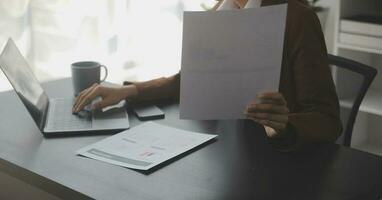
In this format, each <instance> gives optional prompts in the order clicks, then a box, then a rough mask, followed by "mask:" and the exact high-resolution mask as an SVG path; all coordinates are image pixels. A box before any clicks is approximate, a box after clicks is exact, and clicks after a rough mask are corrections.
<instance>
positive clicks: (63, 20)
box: [0, 0, 215, 91]
mask: <svg viewBox="0 0 382 200" xmlns="http://www.w3.org/2000/svg"><path fill="white" fill-rule="evenodd" d="M214 3H215V1H214V0H162V1H158V0H156V1H153V0H148V1H142V0H12V1H10V0H0V29H1V30H2V31H1V34H0V47H1V48H2V47H3V46H4V44H5V43H6V41H7V39H8V38H9V37H12V38H13V39H14V40H15V42H16V44H17V45H18V46H19V48H20V49H21V51H22V53H23V55H24V56H25V57H26V58H27V60H28V61H29V63H30V64H31V67H32V68H33V70H34V72H35V74H36V75H37V76H38V78H39V79H40V80H41V81H48V80H53V79H58V78H63V77H69V76H70V64H71V63H72V62H75V61H79V60H95V61H99V62H101V63H102V64H105V65H106V66H107V67H108V68H109V77H108V81H111V82H114V83H122V81H123V80H147V79H151V78H155V77H158V76H168V75H171V74H173V73H176V72H177V71H179V69H180V54H181V33H182V13H183V11H184V10H193V11H197V10H204V9H206V8H207V7H210V6H212V5H214ZM0 74H1V75H0V91H3V90H7V89H10V85H9V83H8V82H7V80H6V79H5V78H4V75H3V74H2V73H0Z"/></svg>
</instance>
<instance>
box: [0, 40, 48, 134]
mask: <svg viewBox="0 0 382 200" xmlns="http://www.w3.org/2000/svg"><path fill="white" fill-rule="evenodd" d="M0 68H1V69H2V70H3V72H4V74H5V76H6V77H7V78H8V80H9V81H10V82H11V84H12V86H13V88H14V89H15V91H16V93H17V95H18V96H19V97H20V99H21V101H22V102H23V103H24V105H25V106H26V108H27V109H28V111H29V113H30V114H31V115H32V118H33V120H34V121H35V122H36V124H37V125H38V127H39V128H40V130H42V129H43V125H44V114H45V112H46V111H47V109H48V102H49V99H48V96H47V95H46V94H45V92H44V90H43V88H42V87H41V85H40V83H39V82H38V80H37V78H36V77H35V75H34V74H33V72H32V70H31V68H30V67H29V65H28V62H27V61H26V60H25V58H24V57H23V56H22V55H21V53H20V51H19V50H18V49H17V47H16V45H15V43H14V42H13V40H12V39H9V40H8V42H7V44H6V45H5V47H4V49H3V52H2V53H1V55H0Z"/></svg>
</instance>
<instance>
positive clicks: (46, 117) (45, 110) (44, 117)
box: [40, 99, 50, 132]
mask: <svg viewBox="0 0 382 200" xmlns="http://www.w3.org/2000/svg"><path fill="white" fill-rule="evenodd" d="M49 106H50V99H49V100H48V102H47V104H46V106H45V108H44V112H43V114H42V120H41V124H40V130H41V132H44V129H45V126H46V123H47V119H48V113H49Z"/></svg>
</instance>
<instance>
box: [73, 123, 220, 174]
mask: <svg viewBox="0 0 382 200" xmlns="http://www.w3.org/2000/svg"><path fill="white" fill-rule="evenodd" d="M215 137H217V135H209V134H202V133H195V132H190V131H184V130H180V129H176V128H171V127H168V126H163V125H160V124H157V123H154V122H146V123H144V124H141V125H139V126H137V127H134V128H132V129H130V130H126V131H124V132H121V133H119V134H116V135H113V136H111V137H108V138H106V139H104V140H101V141H99V142H97V143H94V144H92V145H89V146H87V147H84V148H82V149H80V150H78V151H77V154H79V155H83V156H86V157H89V158H93V159H96V160H100V161H103V162H107V163H111V164H114V165H120V166H123V167H128V168H132V169H140V170H148V169H150V168H152V167H154V166H156V165H158V164H160V163H162V162H164V161H166V160H168V159H170V158H173V157H175V156H177V155H179V154H182V153H184V152H186V151H188V150H190V149H192V148H195V147H196V146H199V145H201V144H203V143H205V142H207V141H209V140H211V139H213V138H215Z"/></svg>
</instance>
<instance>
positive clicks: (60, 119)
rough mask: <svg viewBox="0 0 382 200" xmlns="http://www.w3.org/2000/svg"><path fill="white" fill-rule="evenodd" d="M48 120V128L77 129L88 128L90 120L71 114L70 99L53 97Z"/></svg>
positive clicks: (71, 103)
mask: <svg viewBox="0 0 382 200" xmlns="http://www.w3.org/2000/svg"><path fill="white" fill-rule="evenodd" d="M51 103H52V104H51V106H52V108H51V109H52V110H51V112H50V116H49V120H48V129H49V130H77V129H90V128H91V127H92V121H91V119H88V118H80V117H78V116H77V115H73V114H72V106H73V101H72V100H71V99H54V101H52V102H51Z"/></svg>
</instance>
